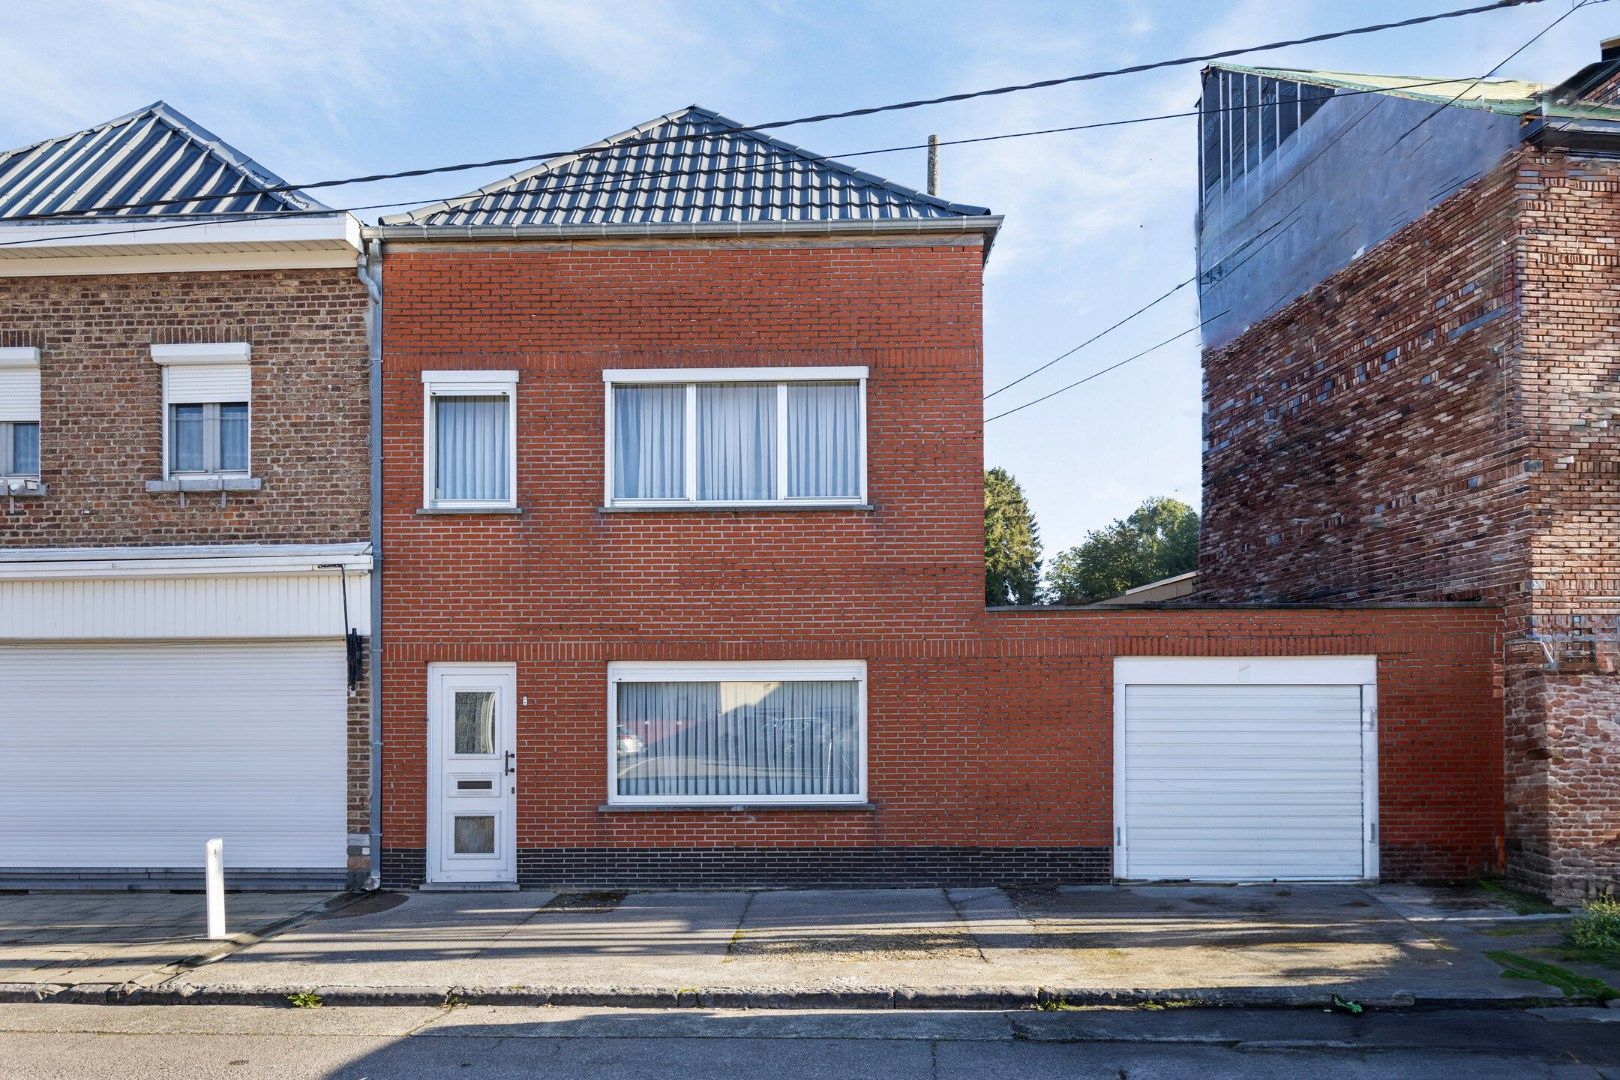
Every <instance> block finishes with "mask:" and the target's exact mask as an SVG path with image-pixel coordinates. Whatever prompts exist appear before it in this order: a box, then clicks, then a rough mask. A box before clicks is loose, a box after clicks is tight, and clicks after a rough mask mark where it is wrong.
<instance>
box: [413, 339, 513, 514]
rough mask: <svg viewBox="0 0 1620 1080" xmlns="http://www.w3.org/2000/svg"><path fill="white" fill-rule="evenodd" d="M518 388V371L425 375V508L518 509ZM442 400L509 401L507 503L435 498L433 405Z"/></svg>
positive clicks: (444, 372) (452, 372) (499, 500)
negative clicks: (486, 398) (454, 398)
mask: <svg viewBox="0 0 1620 1080" xmlns="http://www.w3.org/2000/svg"><path fill="white" fill-rule="evenodd" d="M517 384H518V373H517V372H516V371H482V370H476V371H424V372H422V506H423V507H424V508H426V509H428V510H471V511H477V510H515V509H517V491H518V473H517ZM441 397H504V398H506V477H507V491H506V496H507V497H506V498H504V499H439V498H435V497H434V494H433V473H434V464H435V462H436V460H437V457H438V447H437V446H436V445H435V439H434V429H435V428H436V427H437V425H436V424H435V423H434V422H433V421H434V416H433V401H434V399H435V398H441Z"/></svg>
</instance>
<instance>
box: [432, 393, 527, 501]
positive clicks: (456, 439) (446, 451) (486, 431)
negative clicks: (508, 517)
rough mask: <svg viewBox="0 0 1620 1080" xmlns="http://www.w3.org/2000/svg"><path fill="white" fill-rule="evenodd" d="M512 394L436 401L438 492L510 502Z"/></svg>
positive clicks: (450, 497) (455, 497) (438, 495)
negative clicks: (509, 397) (509, 401)
mask: <svg viewBox="0 0 1620 1080" xmlns="http://www.w3.org/2000/svg"><path fill="white" fill-rule="evenodd" d="M507 411H508V410H507V398H506V397H505V395H501V394H496V395H491V396H479V397H440V396H435V397H434V399H433V450H434V462H433V491H434V497H435V498H436V499H443V500H446V501H450V502H505V501H507V500H508V499H510V498H511V490H510V483H511V481H510V477H508V476H507V467H506V466H507V450H508V446H509V443H508V441H507V433H506V424H507Z"/></svg>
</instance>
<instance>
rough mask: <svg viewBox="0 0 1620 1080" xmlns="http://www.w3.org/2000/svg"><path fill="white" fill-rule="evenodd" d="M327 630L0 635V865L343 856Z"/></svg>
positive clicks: (342, 709) (338, 696)
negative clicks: (236, 635) (322, 635)
mask: <svg viewBox="0 0 1620 1080" xmlns="http://www.w3.org/2000/svg"><path fill="white" fill-rule="evenodd" d="M346 698H347V695H346V690H345V672H344V653H343V645H342V643H341V642H339V641H321V642H313V641H296V642H261V643H251V644H219V643H207V644H201V643H187V644H116V645H114V644H82V645H33V644H30V645H8V646H0V869H5V870H8V871H10V870H15V869H17V868H40V869H46V868H96V869H115V870H117V869H131V870H139V869H157V868H185V869H194V868H197V867H200V866H201V864H202V851H203V844H204V842H205V841H206V840H207V839H208V838H210V837H215V836H219V837H223V838H224V839H225V853H226V865H227V868H228V869H230V868H254V869H309V870H316V869H319V870H326V869H336V870H340V871H341V868H342V867H343V866H344V865H345V862H346V853H347V849H346V814H345V784H346V768H345V759H346V753H347V751H346V735H345V729H346V724H347V719H346V717H347V707H346Z"/></svg>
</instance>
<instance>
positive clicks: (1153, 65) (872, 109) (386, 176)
mask: <svg viewBox="0 0 1620 1080" xmlns="http://www.w3.org/2000/svg"><path fill="white" fill-rule="evenodd" d="M1543 2H1544V0H1493V2H1492V3H1489V4H1480V5H1476V6H1474V7H1467V8H1457V9H1454V10H1450V11H1441V12H1435V13H1434V14H1430V15H1416V16H1412V17H1410V18H1406V19H1397V20H1395V21H1392V22H1383V23H1373V24H1370V25H1366V26H1357V27H1351V28H1349V29H1345V30H1330V31H1325V32H1323V33H1319V34H1310V35H1307V36H1305V37H1298V38H1288V39H1285V40H1281V41H1272V42H1267V43H1265V44H1261V45H1246V46H1243V47H1241V48H1234V49H1221V50H1219V51H1216V52H1210V53H1200V54H1197V55H1194V56H1182V57H1176V58H1174V59H1168V60H1154V61H1149V62H1146V63H1141V64H1130V65H1127V66H1125V67H1118V68H1109V69H1105V70H1101V71H1088V72H1083V73H1081V74H1078V75H1065V76H1060V77H1058V78H1053V79H1038V80H1035V81H1033V82H1026V83H1012V84H1009V85H1006V86H996V87H991V88H989V89H986V90H970V91H964V92H962V93H956V94H943V95H940V96H939V97H931V98H917V99H914V100H911V101H900V102H892V103H890V104H887V105H869V106H865V107H862V108H857V109H844V110H841V111H838V112H825V113H817V114H815V115H812V116H800V117H795V118H793V119H790V120H772V121H769V122H766V123H763V124H748V125H738V126H736V127H731V128H723V129H720V130H718V131H705V132H697V133H689V134H684V135H663V136H654V137H648V138H643V139H631V140H626V141H624V142H620V143H615V144H613V145H612V146H602V147H586V148H583V149H574V150H560V151H548V152H545V153H538V154H523V155H520V156H517V157H506V158H491V159H489V160H487V161H476V162H460V163H457V164H454V165H439V166H433V167H429V168H421V169H403V170H399V171H397V172H386V173H370V174H367V175H364V176H351V177H344V178H340V179H333V180H317V181H313V182H310V183H304V184H271V185H266V186H263V187H259V188H254V189H250V190H244V191H238V192H233V193H230V194H229V195H221V196H216V197H215V198H217V199H226V198H247V197H250V196H256V195H270V194H276V193H279V192H290V191H313V190H316V189H318V188H327V187H343V186H346V185H349V184H369V183H375V182H378V181H382V180H400V179H407V178H411V177H417V176H430V175H434V174H437V173H449V172H465V171H468V170H472V169H486V168H494V167H496V166H509V165H523V164H528V163H531V162H538V161H544V160H547V159H549V158H554V157H562V156H565V155H578V156H591V155H594V154H600V153H604V152H608V151H618V150H623V149H626V148H629V147H635V146H651V145H656V144H662V143H672V142H685V141H691V140H695V139H706V138H713V137H714V136H717V135H731V134H739V133H743V132H749V131H767V130H772V129H776V128H784V127H795V126H798V125H801V124H819V123H823V122H825V121H828V120H846V119H850V118H853V117H857V116H873V115H876V114H878V113H888V112H900V111H903V110H909V109H919V108H923V107H925V106H930V105H944V104H951V103H955V102H959V101H971V100H974V99H977V98H984V97H996V96H1001V95H1005V94H1013V93H1021V92H1023V91H1027V90H1043V89H1048V88H1050V87H1054V86H1066V85H1070V84H1072V83H1080V82H1090V81H1094V80H1097V79H1107V78H1114V77H1116V76H1120V75H1135V74H1140V73H1142V72H1146V71H1156V70H1160V69H1163V68H1168V67H1179V66H1184V65H1186V64H1200V63H1206V62H1208V61H1211V60H1222V59H1225V58H1227V57H1232V56H1241V55H1243V54H1244V53H1251V52H1267V51H1270V50H1272V49H1282V48H1288V47H1290V46H1294V45H1311V44H1316V43H1318V42H1323V41H1333V40H1336V39H1338V38H1345V37H1354V36H1357V35H1362V34H1373V33H1380V32H1382V31H1385V30H1397V29H1402V28H1405V27H1409V26H1418V25H1422V24H1424V23H1431V22H1437V21H1439V20H1442V19H1456V18H1461V17H1464V16H1468V15H1478V14H1481V13H1483V12H1487V11H1497V10H1500V9H1503V8H1510V7H1518V6H1520V5H1523V4H1539V3H1543ZM198 201H199V199H198V198H197V196H195V195H192V196H188V197H185V198H170V199H152V200H147V201H144V202H133V203H123V204H116V205H113V206H105V207H100V208H98V209H97V210H95V211H91V212H89V213H91V214H97V213H99V214H106V213H111V212H115V211H120V210H145V209H151V208H155V207H159V206H169V205H173V204H175V203H191V202H198ZM207 201H214V200H213V199H209V200H207ZM85 216H87V212H86V211H83V210H76V211H51V212H48V213H43V214H26V215H19V216H16V217H11V218H7V219H4V220H8V221H45V220H51V219H53V218H54V219H59V218H63V217H80V218H82V217H85Z"/></svg>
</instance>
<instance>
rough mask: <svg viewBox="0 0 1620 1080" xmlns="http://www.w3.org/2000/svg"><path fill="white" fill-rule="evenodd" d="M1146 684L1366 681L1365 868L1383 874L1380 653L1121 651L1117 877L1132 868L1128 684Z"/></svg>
mask: <svg viewBox="0 0 1620 1080" xmlns="http://www.w3.org/2000/svg"><path fill="white" fill-rule="evenodd" d="M1133 684H1134V685H1142V686H1178V685H1179V686H1189V685H1190V686H1236V685H1244V684H1252V685H1259V686H1360V687H1361V730H1362V738H1361V777H1362V784H1361V820H1362V828H1361V868H1362V875H1363V877H1364V878H1366V879H1367V880H1369V881H1374V880H1377V878H1378V844H1379V837H1378V828H1379V821H1378V657H1376V656H1364V655H1354V656H1243V657H1226V656H1222V657H1215V656H1154V657H1143V656H1121V657H1115V659H1114V763H1113V770H1114V845H1113V849H1114V877H1115V879H1116V880H1125V879H1127V878H1128V876H1129V870H1130V863H1129V858H1130V827H1131V823H1130V821H1129V820H1127V815H1126V812H1125V811H1126V807H1125V769H1124V768H1123V758H1122V757H1121V755H1122V754H1123V753H1124V752H1125V688H1126V687H1127V686H1131V685H1133Z"/></svg>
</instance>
